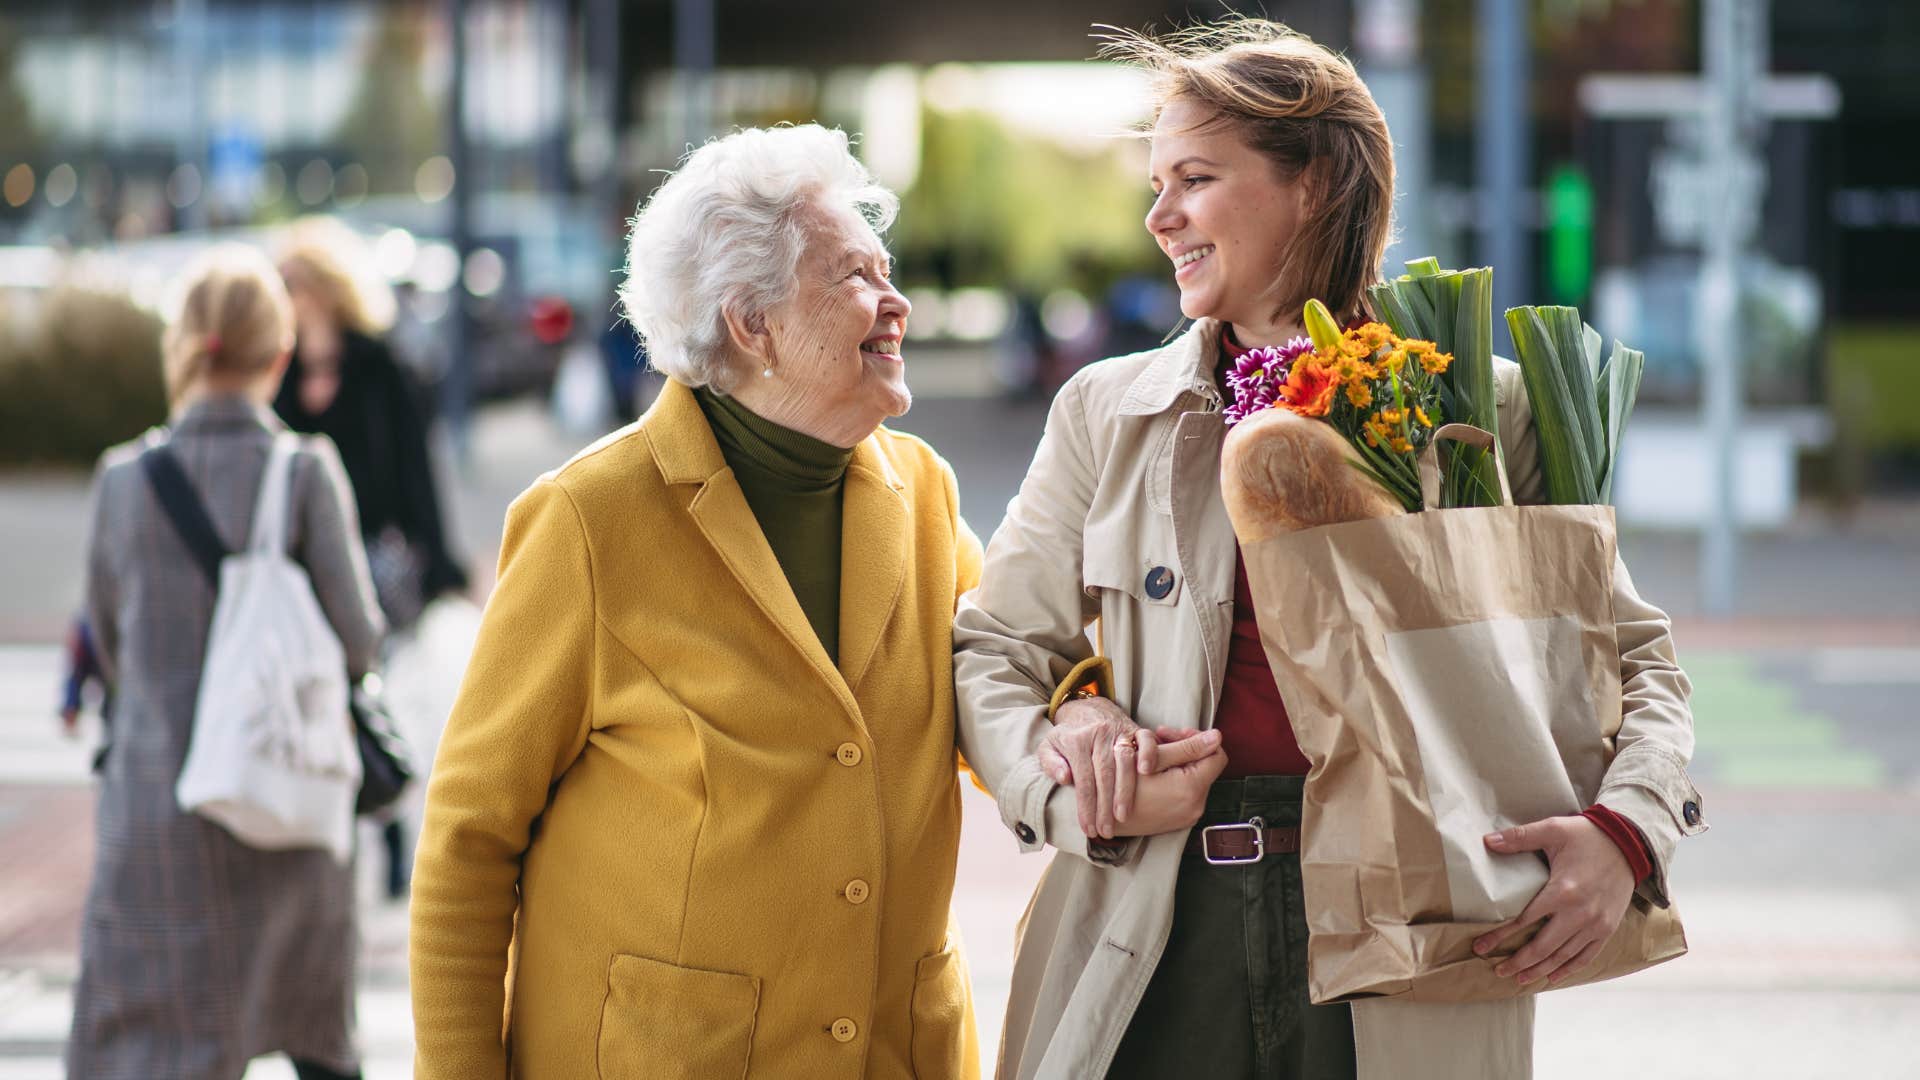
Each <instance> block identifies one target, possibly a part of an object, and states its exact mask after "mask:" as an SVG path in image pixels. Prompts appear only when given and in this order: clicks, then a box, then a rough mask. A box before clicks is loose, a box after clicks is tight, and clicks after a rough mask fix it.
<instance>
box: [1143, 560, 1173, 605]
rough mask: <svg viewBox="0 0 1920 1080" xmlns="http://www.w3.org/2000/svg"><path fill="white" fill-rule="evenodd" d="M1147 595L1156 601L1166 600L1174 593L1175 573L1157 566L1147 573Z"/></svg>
mask: <svg viewBox="0 0 1920 1080" xmlns="http://www.w3.org/2000/svg"><path fill="white" fill-rule="evenodd" d="M1146 584H1147V595H1148V596H1151V597H1153V598H1154V599H1155V600H1165V599H1166V598H1167V594H1168V593H1170V592H1172V591H1173V571H1171V570H1169V569H1167V568H1166V567H1164V566H1156V567H1154V568H1153V569H1151V570H1149V571H1147V582H1146Z"/></svg>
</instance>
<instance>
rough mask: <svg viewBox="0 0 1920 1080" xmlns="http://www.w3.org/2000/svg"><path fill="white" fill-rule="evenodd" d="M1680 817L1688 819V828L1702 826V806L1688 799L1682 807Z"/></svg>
mask: <svg viewBox="0 0 1920 1080" xmlns="http://www.w3.org/2000/svg"><path fill="white" fill-rule="evenodd" d="M1680 816H1681V817H1683V818H1685V819H1687V824H1688V826H1694V825H1698V824H1700V804H1699V803H1697V802H1694V801H1693V800H1692V799H1688V800H1687V801H1686V802H1685V803H1684V804H1682V805H1681V807H1680Z"/></svg>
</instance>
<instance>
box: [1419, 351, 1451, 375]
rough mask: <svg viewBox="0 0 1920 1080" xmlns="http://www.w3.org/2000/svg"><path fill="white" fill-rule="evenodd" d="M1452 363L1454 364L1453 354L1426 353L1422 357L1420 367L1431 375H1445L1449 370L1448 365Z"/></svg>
mask: <svg viewBox="0 0 1920 1080" xmlns="http://www.w3.org/2000/svg"><path fill="white" fill-rule="evenodd" d="M1451 363H1453V354H1452V353H1436V352H1430V353H1424V354H1422V355H1421V357H1420V367H1421V369H1422V370H1424V371H1425V372H1426V373H1427V374H1429V375H1439V374H1442V373H1444V372H1445V371H1446V370H1447V365H1449V364H1451Z"/></svg>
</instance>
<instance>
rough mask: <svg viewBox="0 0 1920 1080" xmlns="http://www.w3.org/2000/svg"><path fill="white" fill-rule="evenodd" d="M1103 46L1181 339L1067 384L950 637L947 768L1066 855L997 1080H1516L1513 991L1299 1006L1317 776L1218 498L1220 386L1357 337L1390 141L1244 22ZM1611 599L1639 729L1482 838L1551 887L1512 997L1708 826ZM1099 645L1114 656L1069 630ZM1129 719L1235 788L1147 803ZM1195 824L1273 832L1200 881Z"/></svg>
mask: <svg viewBox="0 0 1920 1080" xmlns="http://www.w3.org/2000/svg"><path fill="white" fill-rule="evenodd" d="M1120 51H1121V52H1122V53H1123V54H1124V55H1125V56H1126V57H1128V58H1129V59H1132V60H1134V61H1136V62H1137V63H1140V64H1141V65H1142V66H1144V67H1146V68H1147V69H1148V70H1149V72H1150V73H1151V74H1152V76H1153V82H1154V84H1155V85H1156V87H1157V89H1158V91H1159V93H1158V102H1157V106H1158V107H1157V109H1156V113H1157V116H1156V123H1155V126H1154V128H1153V134H1152V151H1151V155H1150V173H1149V181H1150V183H1151V186H1152V189H1153V196H1154V198H1153V204H1152V208H1151V209H1150V210H1149V211H1148V214H1147V217H1146V222H1145V224H1146V227H1147V231H1148V232H1149V233H1150V234H1151V235H1152V237H1153V239H1154V242H1155V243H1156V244H1157V245H1158V246H1159V248H1160V249H1161V251H1162V252H1163V253H1164V254H1165V255H1166V256H1167V258H1168V260H1169V262H1170V263H1171V267H1170V269H1171V271H1172V276H1173V280H1174V283H1175V284H1176V285H1177V286H1178V287H1179V290H1180V306H1181V310H1182V311H1183V312H1184V313H1185V314H1186V315H1187V316H1189V317H1190V318H1193V319H1195V320H1196V322H1195V324H1194V326H1193V328H1192V329H1190V330H1189V331H1187V333H1186V334H1184V335H1183V336H1181V337H1180V338H1179V339H1177V340H1175V341H1173V342H1171V343H1170V344H1168V345H1166V346H1164V347H1162V348H1159V349H1154V350H1150V351H1148V352H1144V353H1139V354H1136V355H1133V356H1125V357H1119V358H1116V359H1113V360H1107V361H1103V362H1101V363H1098V364H1094V365H1092V366H1090V367H1088V368H1086V369H1085V370H1083V371H1082V372H1080V373H1079V374H1078V375H1076V376H1075V377H1074V378H1073V379H1072V380H1071V381H1070V382H1068V383H1067V385H1066V387H1065V388H1064V389H1062V390H1061V391H1060V394H1059V396H1058V397H1057V398H1056V399H1055V401H1054V403H1053V409H1052V412H1051V414H1050V415H1049V417H1048V420H1047V429H1046V435H1045V436H1044V437H1043V438H1042V440H1041V443H1040V446H1039V449H1038V450H1037V451H1036V453H1035V455H1034V459H1033V464H1032V467H1031V469H1030V470H1029V471H1028V473H1027V477H1026V481H1025V483H1024V484H1023V485H1022V487H1021V489H1020V494H1019V496H1018V497H1017V498H1016V499H1015V500H1014V502H1013V504H1012V505H1011V506H1009V507H1008V509H1007V516H1006V521H1005V523H1004V524H1003V525H1002V526H1001V528H1000V531H999V532H997V533H996V534H995V535H994V538H993V542H992V544H991V545H990V546H989V548H988V550H987V558H986V566H985V571H984V574H983V577H982V581H981V585H980V588H979V589H978V590H977V591H976V592H974V593H972V594H969V596H968V597H967V599H966V601H965V603H964V604H963V606H962V609H961V611H960V613H959V616H958V619H957V628H956V631H955V634H954V646H955V649H956V657H955V664H954V667H955V674H956V678H957V679H958V683H959V692H960V700H961V731H962V746H963V748H964V749H965V751H966V754H967V760H968V762H969V763H970V764H971V765H972V766H973V767H974V769H975V770H976V771H977V772H978V773H979V774H980V775H981V776H982V777H984V778H985V779H986V781H987V783H988V785H989V786H990V787H991V788H992V789H993V792H994V794H995V796H996V797H997V798H998V801H999V804H1000V807H1001V811H1002V814H1003V816H1004V817H1006V819H1007V821H1008V823H1009V824H1010V825H1011V826H1012V827H1013V828H1014V831H1015V833H1016V835H1017V836H1018V837H1019V839H1020V840H1021V842H1022V843H1023V845H1024V846H1026V847H1029V848H1038V847H1039V846H1041V845H1043V844H1052V845H1054V846H1055V847H1057V848H1058V849H1059V850H1060V851H1061V854H1060V855H1059V856H1057V857H1056V858H1055V859H1054V861H1053V864H1052V865H1051V866H1050V867H1049V868H1048V871H1047V875H1046V877H1045V879H1044V880H1043V881H1042V882H1041V885H1040V888H1039V892H1038V894H1037V895H1036V896H1035V897H1034V900H1033V904H1032V906H1031V907H1030V909H1029V911H1028V916H1027V920H1026V922H1025V923H1024V924H1023V927H1022V937H1021V941H1020V944H1019V951H1018V954H1017V956H1016V958H1015V962H1014V977H1013V989H1012V998H1011V1004H1010V1006H1009V1010H1008V1016H1007V1025H1006V1033H1007V1034H1006V1038H1005V1040H1004V1042H1003V1044H1002V1047H1001V1060H1000V1074H1001V1076H1003V1077H1005V1078H1007V1080H1014V1078H1026V1077H1056V1076H1058V1077H1094V1076H1103V1075H1104V1076H1107V1077H1164V1076H1173V1075H1193V1076H1209V1077H1212V1076H1223V1077H1224V1076H1232V1077H1251V1076H1260V1077H1313V1078H1315V1080H1333V1078H1338V1077H1351V1076H1355V1075H1358V1076H1362V1077H1381V1078H1388V1077H1421V1078H1423V1080H1439V1078H1462V1080H1465V1078H1474V1080H1480V1078H1486V1077H1500V1078H1503V1080H1512V1078H1518V1077H1524V1076H1526V1075H1529V1073H1530V1069H1531V1064H1532V1049H1533V1047H1532V1038H1533V998H1532V997H1530V996H1519V997H1515V998H1514V999H1512V1000H1509V1001H1497V1002H1484V1003H1470V1004H1462V1005H1451V1004H1425V1003H1418V1002H1405V1001H1401V1000H1398V999H1382V1000H1379V1001H1367V1002H1360V1003H1358V1004H1355V1005H1353V1006H1352V1007H1351V1008H1349V1007H1348V1006H1347V1005H1344V1004H1333V1005H1314V1004H1312V1003H1311V1002H1310V1001H1309V999H1308V993H1307V974H1306V945H1307V926H1308V925H1309V924H1310V923H1311V922H1312V921H1313V920H1312V919H1311V918H1310V913H1309V912H1308V911H1307V910H1306V900H1305V898H1304V896H1303V889H1302V882H1301V876H1300V861H1299V857H1298V855H1297V851H1298V843H1299V827H1300V825H1301V821H1302V814H1301V809H1302V800H1303V795H1304V791H1305V779H1306V774H1307V771H1308V762H1307V760H1306V758H1305V756H1304V755H1303V754H1302V752H1301V750H1300V747H1299V745H1298V743H1297V742H1296V741H1295V740H1294V736H1293V731H1292V728H1291V726H1290V725H1289V723H1288V720H1287V714H1286V707H1285V703H1284V702H1282V701H1281V699H1280V695H1279V694H1278V692H1277V690H1276V688H1275V683H1274V677H1273V673H1272V671H1271V670H1270V669H1269V667H1268V664H1267V660H1266V655H1265V652H1264V651H1263V649H1262V647H1261V642H1260V631H1259V627H1258V626H1257V625H1256V623H1255V620H1254V612H1253V601H1252V596H1251V591H1250V589H1249V587H1248V583H1247V574H1246V568H1245V566H1244V565H1243V564H1242V562H1241V561H1240V558H1239V549H1238V546H1237V544H1236V542H1235V539H1234V533H1233V529H1232V526H1231V523H1230V522H1229V520H1228V517H1227V513H1226V507H1225V504H1224V502H1223V500H1222V495H1221V487H1220V455H1221V448H1222V443H1223V442H1224V441H1225V436H1226V427H1225V425H1224V424H1223V423H1222V422H1221V419H1220V413H1221V409H1222V404H1223V395H1222V392H1221V387H1222V386H1223V385H1224V379H1223V373H1224V371H1225V370H1227V368H1228V366H1229V365H1231V364H1232V363H1233V361H1234V359H1235V358H1236V357H1237V356H1239V355H1241V354H1243V353H1244V352H1245V351H1247V350H1249V349H1252V348H1255V347H1258V346H1264V345H1279V344H1282V343H1284V342H1286V341H1288V340H1289V339H1291V338H1293V337H1295V336H1297V335H1299V334H1300V333H1301V328H1300V326H1299V325H1298V319H1299V317H1300V312H1301V308H1302V306H1303V304H1304V303H1305V301H1306V300H1307V299H1308V298H1309V297H1319V298H1323V299H1324V300H1325V301H1326V302H1327V304H1328V305H1329V306H1330V307H1331V308H1332V309H1333V310H1334V311H1335V313H1336V314H1337V315H1338V316H1339V317H1340V318H1342V319H1343V320H1349V321H1351V320H1353V319H1355V318H1358V317H1360V316H1362V315H1363V314H1365V313H1366V308H1365V305H1366V298H1365V291H1364V289H1365V286H1366V285H1367V284H1369V283H1371V282H1373V281H1374V280H1376V277H1377V274H1378V272H1379V267H1380V262H1381V257H1382V253H1383V251H1384V249H1385V247H1386V243H1387V236H1388V233H1389V229H1388V224H1389V213H1390V207H1391V206H1392V203H1393V157H1392V154H1393V150H1392V146H1393V144H1392V140H1391V139H1390V138H1389V136H1388V132H1387V125H1386V121H1385V119H1384V117H1383V116H1382V115H1381V113H1380V109H1379V107H1378V106H1377V105H1376V104H1375V103H1374V100H1373V98H1372V96H1371V95H1370V94H1369V93H1368V92H1367V88H1366V86H1365V85H1364V84H1363V83H1361V81H1360V79H1359V77H1358V76H1357V75H1356V74H1355V73H1354V70H1353V68H1352V67H1351V66H1350V65H1349V64H1348V63H1347V62H1346V61H1345V60H1344V59H1341V58H1340V57H1339V56H1337V55H1335V54H1333V53H1331V52H1329V51H1328V50H1326V49H1324V48H1322V47H1321V46H1319V45H1316V44H1314V43H1313V42H1311V41H1309V40H1307V39H1306V38H1304V37H1301V36H1300V35H1297V34H1294V33H1292V32H1290V31H1287V30H1286V29H1285V28H1283V27H1279V26H1277V25H1275V24H1272V23H1268V22H1264V21H1261V20H1240V21H1233V22H1230V23H1228V24H1226V25H1225V26H1223V27H1219V28H1202V29H1200V30H1198V31H1196V32H1192V33H1190V34H1187V35H1183V36H1181V37H1179V38H1176V39H1174V40H1173V42H1172V43H1171V44H1165V43H1159V42H1154V41H1151V40H1148V39H1145V38H1135V39H1130V40H1129V41H1128V42H1127V43H1126V44H1125V46H1124V47H1123V48H1122V49H1121V50H1120ZM1496 375H1497V378H1498V382H1499V421H1500V422H1499V428H1500V434H1501V437H1502V441H1503V442H1504V443H1505V450H1506V455H1507V460H1508V462H1509V465H1510V468H1511V472H1512V477H1513V490H1514V493H1515V495H1516V496H1517V497H1518V498H1519V499H1520V500H1521V501H1523V502H1525V501H1536V502H1537V501H1539V500H1540V498H1541V492H1542V484H1541V479H1540V466H1539V457H1538V454H1537V452H1536V450H1535V446H1534V435H1533V430H1532V414H1531V412H1530V410H1529V408H1528V404H1527V398H1526V391H1525V387H1524V385H1523V384H1522V381H1521V379H1520V377H1519V369H1518V368H1517V367H1516V366H1515V365H1513V364H1511V363H1508V362H1506V361H1500V362H1499V365H1498V370H1497V372H1496ZM1612 601H1613V608H1614V612H1615V616H1616V619H1617V621H1618V639H1619V646H1620V676H1621V682H1622V687H1621V688H1622V692H1623V698H1624V700H1625V702H1626V706H1625V715H1624V716H1623V718H1622V723H1621V728H1620V736H1619V747H1620V749H1619V753H1618V755H1617V756H1616V757H1615V758H1614V761H1613V764H1612V766H1611V768H1610V770H1609V772H1608V774H1607V777H1606V781H1605V782H1604V783H1603V784H1602V786H1601V790H1600V805H1596V806H1594V807H1591V808H1589V809H1588V810H1587V812H1586V813H1584V814H1580V815H1569V816H1565V817H1554V818H1548V819H1545V820H1541V821H1535V822H1530V823H1527V824H1524V825H1522V826H1519V827H1517V828H1512V829H1507V830H1503V831H1501V832H1498V833H1494V834H1492V835H1491V836H1490V837H1489V838H1488V840H1487V843H1488V845H1489V846H1490V847H1492V848H1493V849H1494V850H1495V851H1499V852H1502V853H1517V852H1527V851H1539V852H1541V853H1542V855H1544V857H1545V859H1546V860H1547V862H1548V863H1549V864H1550V875H1551V877H1550V881H1549V883H1548V885H1547V886H1546V887H1545V888H1544V889H1543V890H1542V891H1541V893H1540V895H1539V898H1538V899H1537V900H1536V901H1535V902H1534V903H1533V905H1531V906H1530V907H1529V909H1528V912H1527V914H1526V919H1525V921H1526V922H1527V923H1529V924H1531V923H1534V922H1536V921H1544V927H1543V928H1542V929H1541V930H1540V932H1539V934H1538V935H1537V936H1535V937H1534V938H1533V939H1532V941H1531V942H1530V943H1529V944H1527V945H1526V946H1525V947H1524V948H1521V949H1520V950H1519V952H1518V953H1516V954H1515V955H1513V956H1511V957H1506V958H1504V959H1501V960H1499V961H1498V962H1497V964H1496V966H1495V969H1494V970H1495V971H1496V972H1497V973H1498V974H1499V975H1501V976H1503V977H1506V976H1511V977H1512V978H1513V979H1514V980H1515V981H1516V983H1518V984H1519V985H1520V986H1521V987H1524V988H1537V987H1539V986H1541V985H1545V984H1547V983H1549V982H1551V981H1553V980H1555V979H1558V978H1561V977H1564V976H1566V975H1568V974H1570V973H1571V972H1573V971H1576V970H1578V969H1579V968H1580V967H1581V966H1583V965H1584V964H1585V963H1586V962H1587V960H1588V959H1590V958H1591V956H1592V955H1593V951H1594V950H1595V949H1596V948H1597V945H1596V944H1595V943H1597V942H1601V941H1604V940H1605V939H1606V938H1607V936H1608V935H1609V934H1610V933H1611V932H1612V930H1613V929H1614V927H1615V926H1617V925H1618V924H1619V922H1620V920H1621V918H1622V916H1623V915H1624V914H1625V912H1626V909H1627V905H1628V904H1629V903H1630V902H1631V900H1632V897H1633V895H1634V893H1635V892H1636V890H1637V891H1638V892H1639V893H1640V894H1641V896H1642V897H1643V899H1644V901H1645V902H1651V903H1658V904H1665V903H1666V902H1667V901H1666V868H1667V865H1668V861H1669V859H1670V857H1671V856H1672V854H1673V850H1674V846H1675V844H1676V842H1677V841H1678V840H1679V838H1680V837H1681V835H1682V834H1686V833H1695V832H1698V831H1700V829H1701V828H1702V823H1701V821H1700V816H1699V795H1698V793H1697V792H1695V791H1694V789H1693V786H1692V784H1691V783H1690V782H1689V781H1688V779H1687V775H1686V769H1685V764H1686V761H1687V759H1688V757H1689V755H1690V754H1691V752H1692V749H1693V732H1692V724H1691V719H1690V716H1689V713H1688V708H1687V692H1688V684H1687V680H1686V676H1685V675H1684V674H1682V673H1681V671H1680V669H1679V667H1678V665H1677V663H1676V662H1675V658H1674V650H1673V642H1672V638H1671V636H1670V635H1669V633H1668V624H1667V620H1666V617H1665V616H1664V615H1662V614H1661V612H1660V611H1659V610H1658V609H1657V608H1655V607H1653V606H1652V605H1650V604H1648V603H1647V602H1646V601H1644V600H1642V599H1641V598H1640V597H1639V595H1638V594H1636V593H1635V591H1634V588H1633V585H1632V582H1631V580H1630V579H1629V577H1628V575H1627V572H1626V568H1625V567H1624V566H1620V567H1618V568H1617V569H1616V571H1615V578H1614V592H1613V597H1612ZM1095 619H1098V620H1099V623H1100V635H1099V637H1100V642H1101V652H1102V653H1103V654H1104V655H1102V656H1095V655H1093V653H1092V650H1091V649H1090V648H1089V647H1088V642H1087V639H1086V637H1085V635H1084V634H1083V633H1082V628H1083V627H1085V626H1086V625H1087V624H1088V623H1089V622H1092V621H1093V620H1095ZM1056 684H1057V685H1056ZM1049 718H1051V719H1052V721H1053V723H1052V724H1051V725H1049V723H1048V720H1049ZM1136 723H1137V724H1139V725H1162V724H1179V725H1188V724H1195V723H1197V724H1199V725H1200V726H1203V727H1208V728H1210V729H1211V730H1209V731H1208V732H1206V735H1205V736H1200V737H1196V738H1195V739H1194V741H1197V739H1198V738H1205V737H1208V736H1211V737H1218V738H1220V739H1221V740H1222V751H1223V752H1224V753H1225V755H1226V757H1227V761H1226V762H1225V763H1224V767H1223V763H1221V762H1218V761H1217V760H1216V759H1217V758H1218V756H1219V755H1215V756H1214V758H1208V759H1203V760H1202V761H1201V762H1196V763H1192V764H1188V765H1184V766H1181V767H1180V768H1179V769H1176V770H1169V772H1172V773H1173V775H1172V777H1171V778H1168V776H1167V773H1164V772H1156V771H1155V769H1156V768H1157V766H1158V764H1159V763H1158V762H1155V761H1151V760H1149V759H1153V758H1157V757H1159V756H1160V754H1161V753H1162V751H1164V750H1165V749H1166V748H1165V747H1162V746H1160V745H1159V741H1160V739H1159V737H1158V733H1156V732H1148V731H1146V730H1145V729H1144V728H1137V727H1136ZM1209 762H1211V764H1209ZM1183 772H1184V773H1185V774H1186V775H1181V774H1182V773H1183ZM1215 777H1218V779H1217V780H1215V779H1214V778H1215ZM1202 778H1204V779H1206V780H1209V781H1212V783H1211V786H1210V787H1209V786H1208V785H1205V784H1198V783H1196V782H1195V781H1196V780H1198V779H1202ZM1063 784H1071V788H1068V787H1065V786H1061V785H1063ZM1196 824H1198V825H1232V824H1241V825H1243V826H1249V827H1251V829H1252V830H1256V831H1263V832H1264V843H1263V845H1262V847H1261V848H1260V849H1259V850H1261V852H1262V855H1261V856H1259V857H1255V858H1241V859H1239V860H1238V861H1236V862H1233V863H1232V864H1231V865H1214V864H1213V861H1212V860H1214V859H1217V858H1220V857H1224V856H1229V855H1232V854H1233V852H1231V851H1230V850H1216V848H1215V847H1214V845H1213V844H1211V843H1210V842H1209V841H1208V839H1207V836H1206V834H1205V833H1203V831H1202V830H1201V829H1192V828H1191V826H1194V825H1196ZM1487 827H1488V828H1489V829H1492V828H1494V827H1495V823H1493V822H1488V823H1487ZM1215 835H1216V837H1220V838H1222V839H1227V838H1233V837H1242V838H1243V837H1244V835H1245V833H1244V832H1229V833H1227V834H1225V836H1224V837H1222V836H1221V834H1215ZM1136 837H1139V838H1145V839H1134V838H1136ZM1509 929H1518V927H1517V926H1515V927H1510V928H1509ZM1502 937H1504V935H1503V934H1500V933H1495V934H1489V935H1487V936H1486V937H1485V938H1483V939H1482V941H1481V942H1480V943H1479V944H1480V948H1481V951H1482V952H1485V951H1486V950H1488V949H1490V948H1492V947H1493V946H1494V945H1495V944H1496V943H1497V941H1498V940H1499V939H1500V938H1502Z"/></svg>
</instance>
